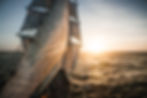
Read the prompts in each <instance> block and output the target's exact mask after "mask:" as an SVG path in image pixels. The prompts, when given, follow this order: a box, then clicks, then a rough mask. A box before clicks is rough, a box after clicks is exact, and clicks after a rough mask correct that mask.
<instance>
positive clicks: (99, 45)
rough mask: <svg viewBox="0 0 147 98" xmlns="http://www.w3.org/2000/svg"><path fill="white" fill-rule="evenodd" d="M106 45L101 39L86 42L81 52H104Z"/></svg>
mask: <svg viewBox="0 0 147 98" xmlns="http://www.w3.org/2000/svg"><path fill="white" fill-rule="evenodd" d="M107 49H108V48H107V43H106V41H105V40H103V39H95V40H94V39H93V40H87V41H86V42H84V43H83V47H82V50H83V51H86V52H91V53H101V52H104V51H106V50H107Z"/></svg>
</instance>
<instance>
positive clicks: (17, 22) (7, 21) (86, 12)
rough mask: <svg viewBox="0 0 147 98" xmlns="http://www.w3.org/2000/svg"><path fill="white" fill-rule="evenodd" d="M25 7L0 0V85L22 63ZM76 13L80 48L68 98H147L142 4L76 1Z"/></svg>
mask: <svg viewBox="0 0 147 98" xmlns="http://www.w3.org/2000/svg"><path fill="white" fill-rule="evenodd" d="M30 3H31V0H13V1H12V0H0V12H1V14H0V77H2V78H1V79H0V85H1V87H2V86H3V85H4V84H5V82H6V81H8V79H9V77H11V75H12V74H14V73H15V69H16V67H17V61H18V60H20V59H21V55H22V50H23V49H22V45H21V41H20V38H19V37H18V32H19V31H20V29H21V27H22V24H23V22H24V19H25V16H26V15H27V10H26V8H27V6H28V5H29V4H30ZM78 15H79V19H80V29H81V38H82V46H81V50H80V58H79V59H78V65H77V66H76V68H75V70H74V71H73V76H71V77H70V78H69V80H70V82H71V83H72V85H71V93H70V94H71V96H70V97H69V98H72V97H73V98H147V1H146V0H78ZM8 61H10V62H8Z"/></svg>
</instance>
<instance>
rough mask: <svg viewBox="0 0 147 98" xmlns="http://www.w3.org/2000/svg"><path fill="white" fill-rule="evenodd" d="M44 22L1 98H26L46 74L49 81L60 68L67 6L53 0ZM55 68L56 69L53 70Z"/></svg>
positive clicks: (61, 1)
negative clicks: (52, 5) (51, 7)
mask: <svg viewBox="0 0 147 98" xmlns="http://www.w3.org/2000/svg"><path fill="white" fill-rule="evenodd" d="M50 13H51V14H50V16H48V18H47V20H46V22H45V23H44V24H43V25H42V26H41V27H39V29H38V31H37V32H38V33H37V35H36V39H37V40H35V41H34V42H33V43H31V44H30V46H29V47H28V50H27V51H26V55H25V56H24V58H23V59H22V62H21V63H20V67H19V69H18V71H17V73H16V75H15V76H14V77H13V78H12V79H11V80H10V81H9V82H8V83H7V85H6V87H5V88H4V90H3V97H2V98H29V97H30V96H31V95H32V94H33V92H34V91H35V89H36V88H37V87H38V86H39V85H40V84H41V83H42V81H44V80H45V79H46V77H47V76H49V75H50V77H51V78H50V79H49V80H50V81H51V80H52V78H53V77H54V76H55V75H56V73H57V72H58V70H59V69H60V67H61V62H62V58H63V54H64V53H65V51H66V48H67V42H68V28H69V27H68V26H69V24H68V17H69V15H68V3H67V0H56V2H55V4H54V7H53V9H52V10H51V12H50ZM55 66H58V68H57V69H56V70H54V67H55Z"/></svg>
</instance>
